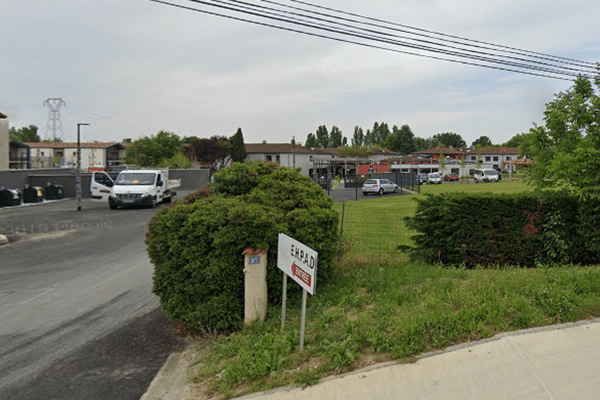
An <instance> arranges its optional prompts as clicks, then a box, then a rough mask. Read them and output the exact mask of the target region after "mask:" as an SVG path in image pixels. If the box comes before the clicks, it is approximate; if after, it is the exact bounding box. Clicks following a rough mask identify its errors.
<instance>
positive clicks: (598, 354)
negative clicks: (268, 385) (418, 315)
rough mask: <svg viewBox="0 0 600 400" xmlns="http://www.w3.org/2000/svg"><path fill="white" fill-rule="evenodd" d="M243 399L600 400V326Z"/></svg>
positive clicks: (507, 338)
mask: <svg viewBox="0 0 600 400" xmlns="http://www.w3.org/2000/svg"><path fill="white" fill-rule="evenodd" d="M173 390H176V388H173ZM179 393H181V392H179ZM164 398H165V399H166V398H167V397H164ZM168 398H171V397H168ZM177 398H179V399H182V400H184V399H189V398H190V397H187V396H185V395H184V397H177ZM150 399H152V398H151V397H147V398H145V400H150ZM241 399H245V400H248V399H253V400H275V399H285V400H301V399H302V400H304V399H306V400H309V399H310V400H313V399H352V400H359V399H360V400H363V399H378V400H387V399H423V400H425V399H432V400H433V399H435V400H438V399H556V400H558V399H565V400H566V399H568V400H571V399H600V319H595V320H590V321H581V322H577V323H570V324H564V325H560V326H551V327H544V328H536V329H529V330H525V331H519V332H511V333H505V334H500V335H497V336H495V337H493V338H491V339H487V340H483V341H479V342H475V343H470V344H463V345H460V346H455V347H452V348H449V349H447V350H445V351H443V352H437V353H431V354H426V355H423V356H422V357H420V358H419V360H418V361H417V362H416V363H414V364H395V363H387V364H381V365H378V366H373V367H369V368H367V369H363V370H360V371H355V372H352V373H349V374H345V375H342V376H333V377H329V378H325V379H323V380H321V382H320V383H319V384H318V385H315V386H311V387H308V388H306V389H304V390H302V389H301V388H298V387H293V388H289V387H288V388H281V389H276V390H272V391H269V392H262V393H255V394H252V395H248V396H244V397H241Z"/></svg>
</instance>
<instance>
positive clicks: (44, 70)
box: [0, 0, 600, 145]
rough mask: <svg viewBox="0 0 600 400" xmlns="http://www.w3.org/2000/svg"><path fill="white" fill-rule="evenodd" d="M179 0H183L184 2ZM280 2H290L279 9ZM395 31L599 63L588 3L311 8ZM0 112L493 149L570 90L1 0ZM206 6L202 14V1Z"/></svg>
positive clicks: (69, 124)
mask: <svg viewBox="0 0 600 400" xmlns="http://www.w3.org/2000/svg"><path fill="white" fill-rule="evenodd" d="M178 1H179V3H180V4H184V3H187V4H189V5H190V6H192V5H193V3H190V2H185V1H183V0H178ZM280 1H281V2H284V1H286V0H280ZM313 3H315V4H319V5H322V6H328V7H332V8H336V9H341V10H344V11H349V12H353V13H358V14H362V15H367V16H371V17H375V18H379V19H384V20H387V21H391V22H397V23H401V24H406V25H411V26H414V27H419V28H424V29H428V30H433V31H437V32H443V33H447V34H452V35H457V36H461V37H466V38H470V39H476V40H480V41H485V42H491V43H497V44H502V45H506V46H511V47H516V48H520V49H526V50H532V51H537V52H542V53H547V54H551V55H555V56H561V57H568V58H573V59H577V60H582V61H592V62H596V61H598V60H600V23H599V21H600V2H598V1H594V0H557V1H552V0H550V1H548V0H487V1H480V0H448V1H446V0H437V1H433V0H404V1H391V0H371V1H364V0H360V1H359V0H345V1H340V0H319V1H318V2H317V1H314V2H313ZM0 9H1V14H2V22H1V23H0V37H1V38H2V39H1V40H0V52H1V58H0V60H1V62H0V112H2V113H4V114H6V115H7V116H8V118H9V124H10V126H14V127H16V128H20V127H22V126H28V125H31V124H34V125H37V126H38V127H39V128H40V130H39V133H40V136H42V138H44V137H45V135H46V133H47V131H46V126H47V122H48V114H49V109H48V107H45V106H43V105H42V103H43V102H44V100H46V99H48V98H62V99H63V100H64V101H65V102H66V106H64V107H62V108H61V109H60V114H61V121H62V127H63V136H62V139H63V141H75V140H76V131H77V129H76V126H77V123H80V122H85V123H89V124H90V126H89V127H83V128H82V140H84V141H92V140H97V141H120V140H122V139H123V138H132V139H136V138H139V137H142V136H150V135H154V134H156V133H157V132H158V131H159V130H167V131H170V132H174V133H176V134H177V135H179V136H181V137H183V136H198V137H210V136H212V135H216V134H217V135H227V136H232V135H233V134H234V133H235V131H236V130H237V128H238V127H239V128H242V131H243V134H244V140H245V142H246V143H258V142H261V141H263V140H266V141H267V142H270V143H288V142H290V140H291V139H292V137H293V136H295V137H296V140H297V141H300V142H302V143H303V142H304V141H305V140H306V136H307V134H308V133H309V132H315V130H316V129H317V127H318V126H319V125H326V126H327V128H328V129H331V127H332V126H333V125H335V126H337V127H338V128H340V129H341V130H342V132H343V135H344V136H346V137H347V138H348V141H349V142H350V139H351V137H352V134H353V130H354V127H355V126H356V125H358V126H360V127H362V128H363V130H364V131H365V132H366V130H367V129H369V128H372V126H373V123H374V122H376V121H377V122H386V123H387V124H388V125H389V127H390V129H391V128H392V126H393V125H397V126H398V127H400V126H401V125H403V124H408V125H409V126H410V127H411V129H412V131H413V133H414V134H415V136H419V137H423V138H427V137H430V136H433V135H435V134H437V133H442V132H455V133H458V134H460V135H461V136H462V137H463V138H464V139H465V141H466V142H467V144H468V145H470V144H471V143H472V142H473V141H474V140H475V139H477V138H478V137H480V136H482V135H485V136H488V137H489V138H490V139H491V140H492V142H493V143H502V142H505V141H507V140H508V139H510V138H511V137H513V136H514V135H515V134H517V133H521V132H527V131H529V129H530V128H531V127H532V126H533V123H534V122H536V123H541V122H542V117H543V111H544V109H545V104H546V103H547V102H549V101H551V100H552V98H553V95H554V93H558V92H561V91H565V90H567V89H568V88H569V87H571V85H572V82H570V81H562V80H555V79H549V78H542V77H535V76H530V75H524V74H518V73H514V72H504V71H497V70H492V69H486V68H480V67H473V66H466V65H460V64H456V63H449V62H444V61H437V60H431V59H426V58H421V57H416V56H411V55H407V54H400V53H395V52H389V51H384V50H379V49H373V48H367V47H363V46H358V45H353V44H348V43H341V42H337V41H332V40H327V39H323V38H318V37H312V36H306V35H301V34H297V33H292V32H286V31H282V30H278V29H273V28H268V27H263V26H256V25H252V24H248V23H244V22H239V21H232V20H229V19H224V18H220V17H216V16H211V15H206V14H202V13H197V12H191V11H186V10H183V9H178V8H174V7H169V6H166V5H162V4H157V3H154V2H150V1H147V0H100V1H98V0H96V1H90V0H61V1H52V0H28V1H23V0H3V1H2V5H1V6H0ZM204 9H205V10H209V9H210V8H209V7H204Z"/></svg>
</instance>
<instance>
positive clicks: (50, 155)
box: [25, 142, 125, 171]
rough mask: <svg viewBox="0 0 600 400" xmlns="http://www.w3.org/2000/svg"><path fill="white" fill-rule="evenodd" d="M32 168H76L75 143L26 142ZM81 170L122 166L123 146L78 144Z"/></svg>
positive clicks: (100, 143)
mask: <svg viewBox="0 0 600 400" xmlns="http://www.w3.org/2000/svg"><path fill="white" fill-rule="evenodd" d="M25 144H26V145H27V146H29V147H30V149H31V150H30V155H29V157H30V158H29V162H30V165H31V167H32V168H57V167H63V168H74V167H77V143H76V142H71V143H68V142H67V143H61V142H59V143H53V142H52V143H48V142H27V143H25ZM80 148H81V169H82V170H87V171H104V170H105V169H106V168H107V167H109V166H117V165H121V164H123V163H124V162H123V152H124V150H125V146H124V145H123V144H121V143H103V142H93V143H80Z"/></svg>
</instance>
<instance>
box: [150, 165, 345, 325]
mask: <svg viewBox="0 0 600 400" xmlns="http://www.w3.org/2000/svg"><path fill="white" fill-rule="evenodd" d="M332 206H333V201H332V200H331V198H329V197H328V196H327V195H326V194H325V192H324V191H323V190H322V189H321V188H320V187H319V186H318V185H317V184H315V183H314V182H313V181H312V180H311V179H310V178H308V177H305V176H302V175H301V174H300V173H299V171H298V170H292V169H287V168H278V167H276V166H275V165H273V164H266V163H252V164H237V163H236V164H234V165H233V166H232V167H229V168H225V169H223V170H221V171H219V172H218V173H216V174H215V175H214V179H213V182H212V183H211V184H210V185H209V187H205V188H201V189H200V190H198V191H197V192H196V193H193V194H191V195H189V196H187V197H186V199H185V201H184V202H183V203H174V204H173V205H172V206H169V207H164V208H162V209H161V210H160V211H159V212H157V214H156V216H155V217H154V218H153V219H152V220H151V221H150V223H149V227H148V233H147V236H146V244H147V248H148V254H149V256H150V260H151V261H152V263H153V264H154V266H155V271H154V280H153V292H154V293H155V294H156V295H158V296H159V297H160V299H161V305H162V308H163V309H164V310H165V312H166V314H167V316H169V318H171V319H174V320H177V321H181V322H183V323H184V324H185V325H186V326H187V327H188V328H192V329H196V330H202V331H231V330H235V329H239V328H240V327H241V324H242V321H243V309H244V303H243V302H244V274H243V266H244V256H243V255H242V253H243V251H244V250H245V249H247V248H253V249H256V248H268V249H269V250H268V254H267V293H268V301H269V304H277V303H280V302H281V289H282V272H281V270H279V269H278V268H277V241H278V233H279V232H283V233H285V234H287V235H289V236H291V237H293V238H295V239H296V240H299V241H300V242H302V243H304V244H306V245H307V246H309V247H311V248H312V249H314V250H315V251H317V252H318V253H319V266H318V269H317V282H323V281H326V280H327V279H328V278H329V277H330V276H331V275H332V268H333V267H332V260H333V257H334V256H335V254H336V250H337V240H336V238H337V230H338V223H339V217H338V214H337V212H335V211H334V210H333V209H332ZM295 286H296V285H291V287H290V288H289V289H288V290H290V291H291V295H293V294H294V293H293V291H294V290H297V289H296V288H295Z"/></svg>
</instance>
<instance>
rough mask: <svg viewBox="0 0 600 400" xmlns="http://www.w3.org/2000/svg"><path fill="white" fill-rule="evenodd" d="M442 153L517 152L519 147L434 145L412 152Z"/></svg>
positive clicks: (424, 153) (510, 153)
mask: <svg viewBox="0 0 600 400" xmlns="http://www.w3.org/2000/svg"><path fill="white" fill-rule="evenodd" d="M440 153H442V154H446V155H449V154H498V155H500V154H508V155H513V154H519V153H520V149H519V148H518V147H465V148H454V147H440V146H437V147H434V148H433V149H427V150H419V151H415V152H414V153H413V154H423V155H430V154H431V155H434V154H437V155H439V154H440Z"/></svg>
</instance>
